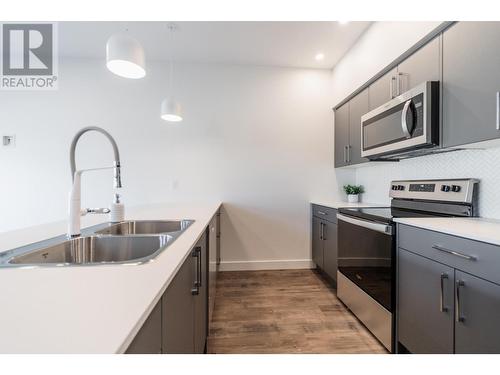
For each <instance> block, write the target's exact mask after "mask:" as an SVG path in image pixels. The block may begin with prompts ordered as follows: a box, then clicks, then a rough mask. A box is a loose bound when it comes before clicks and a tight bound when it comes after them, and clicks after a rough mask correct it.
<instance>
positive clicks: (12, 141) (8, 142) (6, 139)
mask: <svg viewBox="0 0 500 375" xmlns="http://www.w3.org/2000/svg"><path fill="white" fill-rule="evenodd" d="M2 139H3V145H4V147H15V146H16V136H15V135H4V136H3V137H2Z"/></svg>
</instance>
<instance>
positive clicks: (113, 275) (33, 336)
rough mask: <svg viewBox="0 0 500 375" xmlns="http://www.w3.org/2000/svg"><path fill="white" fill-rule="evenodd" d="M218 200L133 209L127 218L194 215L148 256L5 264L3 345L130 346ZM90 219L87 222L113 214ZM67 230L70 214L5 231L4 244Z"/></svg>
mask: <svg viewBox="0 0 500 375" xmlns="http://www.w3.org/2000/svg"><path fill="white" fill-rule="evenodd" d="M220 206H221V203H220V202H214V203H209V204H207V203H204V204H196V205H194V204H192V205H189V204H182V205H181V204H156V205H151V206H143V207H137V208H134V209H130V210H128V211H127V213H126V219H127V220H133V219H137V220H145V219H160V220H169V219H193V220H195V222H194V223H193V224H192V225H190V226H189V227H188V228H187V229H186V231H185V232H184V233H183V234H182V235H181V236H179V238H177V239H176V240H175V241H174V242H173V243H172V244H171V245H170V246H169V247H168V248H167V249H166V250H165V251H163V252H162V253H161V254H160V255H159V256H158V257H157V258H155V259H154V260H153V261H152V262H149V263H146V264H141V265H135V266H123V265H121V266H120V265H100V266H88V267H45V268H44V267H40V268H1V267H0V290H1V292H0V321H1V322H2V328H1V333H0V353H122V352H124V351H125V350H126V349H127V347H128V345H129V344H130V342H131V341H132V339H133V338H134V337H135V334H136V333H137V332H138V330H139V329H140V328H141V326H142V324H143V323H144V321H145V320H146V318H147V317H148V315H149V313H150V312H151V311H152V309H153V308H154V306H155V305H156V303H157V302H158V301H159V299H160V298H161V296H162V294H163V292H164V291H165V289H166V288H167V286H168V285H169V283H170V281H171V280H172V279H173V277H174V276H175V274H176V272H177V270H178V269H179V268H180V266H181V265H182V263H183V262H184V260H185V259H186V257H187V256H188V255H189V251H190V249H191V248H192V247H193V246H194V245H195V243H196V242H197V240H198V239H199V237H200V236H201V235H202V233H203V230H204V229H205V228H206V226H207V225H208V223H209V222H210V220H211V218H212V217H213V215H214V214H215V213H216V212H217V210H218V209H219V208H220ZM85 219H86V221H85V226H89V225H93V224H98V223H100V222H104V221H107V216H103V217H101V218H97V217H94V218H92V219H87V218H85ZM65 231H66V222H59V223H53V224H47V225H40V226H37V227H33V228H29V229H23V230H17V231H14V232H7V233H0V251H3V250H8V249H11V248H13V247H17V246H23V245H26V244H28V243H30V242H35V241H40V240H44V239H47V238H50V237H54V236H57V235H61V234H64V233H65Z"/></svg>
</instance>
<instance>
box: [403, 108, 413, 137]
mask: <svg viewBox="0 0 500 375" xmlns="http://www.w3.org/2000/svg"><path fill="white" fill-rule="evenodd" d="M410 105H411V99H410V100H407V101H406V103H405V105H404V107H403V111H402V112H401V129H402V130H403V134H404V135H405V137H406V138H411V133H410V130H409V129H408V123H407V122H406V117H407V114H408V111H409V110H410Z"/></svg>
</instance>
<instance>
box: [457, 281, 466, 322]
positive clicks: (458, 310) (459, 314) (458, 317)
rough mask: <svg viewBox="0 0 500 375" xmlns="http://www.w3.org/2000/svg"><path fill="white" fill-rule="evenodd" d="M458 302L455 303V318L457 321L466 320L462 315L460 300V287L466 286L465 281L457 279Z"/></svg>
mask: <svg viewBox="0 0 500 375" xmlns="http://www.w3.org/2000/svg"><path fill="white" fill-rule="evenodd" d="M456 284H457V286H456V300H457V301H456V303H455V320H456V321H457V323H463V322H465V317H464V316H463V315H462V306H461V305H462V301H461V300H460V298H461V297H460V288H461V287H463V286H465V281H463V280H457V282H456Z"/></svg>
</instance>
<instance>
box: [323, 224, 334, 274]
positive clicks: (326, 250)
mask: <svg viewBox="0 0 500 375" xmlns="http://www.w3.org/2000/svg"><path fill="white" fill-rule="evenodd" d="M337 257H338V254H337V224H334V223H330V222H329V221H325V222H324V223H323V270H324V271H325V272H326V274H327V275H328V276H330V278H332V279H333V280H334V281H335V282H336V281H337Z"/></svg>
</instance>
